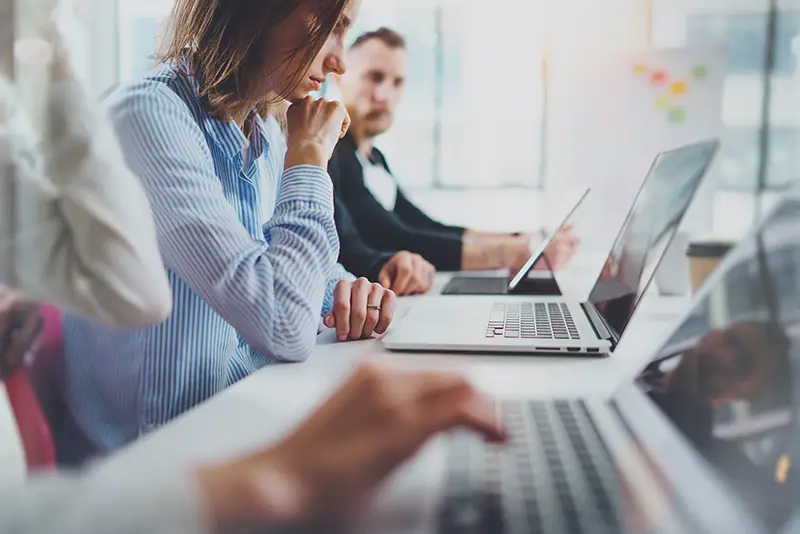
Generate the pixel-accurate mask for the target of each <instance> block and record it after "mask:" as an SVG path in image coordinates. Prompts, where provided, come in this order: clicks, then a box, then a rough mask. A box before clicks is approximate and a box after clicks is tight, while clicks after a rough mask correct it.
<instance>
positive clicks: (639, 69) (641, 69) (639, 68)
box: [633, 63, 648, 74]
mask: <svg viewBox="0 0 800 534" xmlns="http://www.w3.org/2000/svg"><path fill="white" fill-rule="evenodd" d="M647 70H648V69H647V65H643V64H641V63H638V64H636V65H634V66H633V72H635V73H636V74H647Z"/></svg>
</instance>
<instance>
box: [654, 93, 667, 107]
mask: <svg viewBox="0 0 800 534" xmlns="http://www.w3.org/2000/svg"><path fill="white" fill-rule="evenodd" d="M669 106H670V102H669V97H668V96H666V95H661V96H659V97H658V98H656V107H657V108H658V109H668V108H669Z"/></svg>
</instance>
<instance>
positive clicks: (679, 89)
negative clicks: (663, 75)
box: [669, 81, 689, 95]
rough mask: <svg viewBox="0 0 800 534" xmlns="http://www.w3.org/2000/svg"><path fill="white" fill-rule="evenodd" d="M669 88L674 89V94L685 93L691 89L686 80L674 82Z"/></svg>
mask: <svg viewBox="0 0 800 534" xmlns="http://www.w3.org/2000/svg"><path fill="white" fill-rule="evenodd" d="M669 90H670V91H672V94H673V95H684V94H686V92H687V91H688V90H689V86H688V85H686V82H680V81H679V82H672V83H671V84H670V86H669Z"/></svg>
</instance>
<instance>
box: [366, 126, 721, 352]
mask: <svg viewBox="0 0 800 534" xmlns="http://www.w3.org/2000/svg"><path fill="white" fill-rule="evenodd" d="M717 149H718V142H717V141H708V142H703V143H697V144H693V145H689V146H686V147H682V148H679V149H676V150H672V151H669V152H664V153H662V154H659V155H658V156H657V157H656V160H655V162H654V163H653V166H652V168H651V170H650V172H649V173H648V175H647V178H646V179H645V181H644V183H643V185H642V187H641V189H640V191H639V193H638V195H637V196H636V199H635V200H634V202H633V206H632V208H631V211H630V213H629V214H628V218H627V219H626V220H625V222H624V224H623V225H622V228H621V229H620V232H619V234H618V235H617V239H616V241H615V243H614V246H613V247H612V249H611V253H610V254H609V257H608V260H607V261H606V263H605V267H604V268H603V269H602V270H601V272H600V275H599V277H598V279H597V280H596V282H595V285H594V288H593V289H592V291H591V294H590V296H589V300H588V302H577V301H574V300H570V299H565V298H563V297H528V296H525V297H521V296H520V297H511V296H509V297H470V296H460V297H435V298H428V299H421V300H420V301H419V302H418V303H416V304H415V305H414V306H413V307H412V308H411V309H410V310H409V312H408V313H407V314H406V316H405V317H403V318H401V319H400V320H399V321H397V322H396V324H395V325H394V326H393V327H392V328H391V329H390V330H389V333H388V334H387V335H386V336H385V337H384V338H383V340H382V342H383V344H384V346H385V347H387V348H389V349H392V350H411V351H457V352H483V353H487V352H511V353H521V354H566V355H578V356H600V355H606V354H609V353H610V352H612V351H613V350H614V348H615V347H616V346H617V344H618V343H619V340H620V339H621V337H622V335H623V333H624V331H625V328H626V327H627V326H628V324H629V322H630V320H631V318H632V317H633V314H634V312H635V310H636V307H637V306H638V304H639V302H640V300H641V297H642V295H643V294H644V293H645V291H646V290H647V288H648V286H649V283H650V281H651V280H652V278H653V275H654V273H655V270H656V268H657V266H658V264H659V263H660V261H661V258H662V257H663V255H664V252H665V251H666V248H667V246H668V245H669V242H670V241H671V240H672V238H673V237H674V235H675V232H676V231H677V229H678V226H679V225H680V222H681V220H682V219H683V216H684V215H685V213H686V210H687V208H688V207H689V204H690V203H691V200H692V198H693V197H694V195H695V193H696V191H697V188H698V187H699V185H700V183H701V181H702V178H703V176H704V175H705V174H706V171H707V170H708V167H709V165H710V164H711V161H712V160H713V158H714V155H715V153H716V152H717Z"/></svg>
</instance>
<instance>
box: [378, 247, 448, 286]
mask: <svg viewBox="0 0 800 534" xmlns="http://www.w3.org/2000/svg"><path fill="white" fill-rule="evenodd" d="M435 275H436V268H435V267H434V266H433V265H431V264H430V263H429V262H428V261H426V260H425V258H423V257H422V256H420V255H419V254H412V253H411V252H408V251H405V250H404V251H402V252H398V253H397V254H395V255H394V256H393V257H392V259H390V260H389V261H387V262H386V264H385V265H384V266H383V269H381V272H380V274H378V282H380V284H381V285H382V286H383V287H385V288H386V289H391V290H392V291H394V292H395V294H396V295H398V296H403V295H416V294H418V293H425V292H426V291H428V290H429V289H430V288H431V284H433V277H434V276H435Z"/></svg>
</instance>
